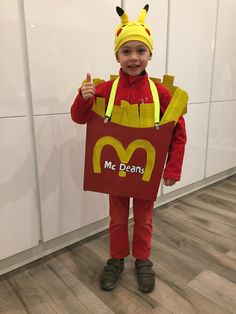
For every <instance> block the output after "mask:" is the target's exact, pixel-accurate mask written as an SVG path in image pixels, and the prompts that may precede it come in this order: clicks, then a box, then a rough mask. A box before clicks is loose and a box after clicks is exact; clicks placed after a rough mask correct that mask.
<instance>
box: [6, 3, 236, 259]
mask: <svg viewBox="0 0 236 314" xmlns="http://www.w3.org/2000/svg"><path fill="white" fill-rule="evenodd" d="M122 2H123V3H124V5H125V9H126V11H127V12H128V14H129V16H130V18H133V19H136V18H137V15H138V13H139V10H140V9H141V8H142V7H143V6H144V5H145V4H146V1H142V0H137V1H131V0H126V1H122ZM120 3H121V1H118V0H117V1H108V0H101V1H92V0H87V1H82V0H81V1H78V0H69V1H68V0H58V1H55V0H41V1H37V0H25V1H23V0H1V2H0V71H1V74H2V75H1V77H0V134H1V141H0V155H1V164H0V259H4V258H7V257H10V256H13V255H14V254H17V253H19V252H22V251H24V250H27V249H29V248H31V247H36V246H40V245H39V241H40V240H42V241H43V242H45V241H48V240H52V239H56V238H58V237H60V236H64V235H66V234H68V233H70V232H73V231H75V230H78V229H80V228H82V227H85V226H87V225H90V224H92V223H94V222H96V221H99V220H101V219H104V218H106V217H107V216H108V208H107V196H105V195H102V194H98V193H91V192H83V189H82V180H83V163H84V143H85V126H81V125H76V124H74V123H73V122H72V121H71V118H70V114H69V111H70V106H71V103H72V101H73V99H74V97H75V95H76V92H77V88H78V86H79V85H80V82H81V81H82V80H83V79H84V78H85V75H86V72H87V71H89V72H91V73H92V76H93V77H101V78H104V79H108V78H109V75H110V74H116V73H117V72H118V70H119V67H118V64H117V63H116V62H115V58H114V54H113V38H114V35H113V34H114V30H115V28H116V26H117V24H118V23H119V17H118V16H117V14H116V12H115V6H116V5H120ZM148 3H149V5H150V10H149V13H148V16H147V20H146V22H147V23H148V24H149V25H150V26H151V27H152V31H153V37H154V43H155V44H154V55H153V59H152V62H151V63H150V65H149V67H148V72H149V74H150V75H151V76H154V77H162V75H163V74H165V73H166V72H167V73H168V74H171V75H175V85H177V86H180V87H181V88H182V89H185V90H186V91H187V92H188V93H189V96H190V100H189V109H188V114H187V115H186V125H187V133H188V143H187V147H186V155H185V163H184V168H183V175H182V180H181V182H180V183H178V184H177V185H176V186H175V187H172V188H169V187H168V188H167V187H163V186H162V189H161V190H160V192H159V195H160V199H161V198H162V197H165V198H167V199H168V195H171V192H173V191H175V192H176V193H177V195H178V190H179V189H180V188H181V191H182V190H183V188H186V189H187V188H188V186H190V185H191V184H194V183H197V182H201V181H202V182H203V183H204V180H207V179H209V178H211V176H213V175H216V174H219V173H221V172H222V171H225V170H228V169H232V168H234V167H235V166H236V164H235V160H236V139H235V133H236V132H235V131H236V130H235V123H234V117H235V116H236V104H235V101H236V94H235V93H236V42H235V35H236V34H235V33H236V31H235V29H236V20H235V18H234V12H235V11H236V1H235V0H224V1H223V0H208V1H205V0H198V1H197V0H172V1H166V0H159V1H154V0H150V1H148ZM22 4H24V11H23V7H22ZM91 7H93V10H91ZM24 15H25V28H26V30H25V28H24V25H22V23H21V21H22V19H23V17H24ZM22 33H23V35H24V34H25V35H26V38H27V43H25V42H24V39H23V37H22ZM225 34H227V36H225ZM27 52H28V54H27ZM26 61H27V62H28V64H27V62H26ZM27 65H29V67H28V66H27ZM25 82H26V83H25ZM35 151H36V155H35ZM35 167H36V170H37V171H35ZM38 197H39V199H38ZM95 231H96V230H94V232H95ZM85 236H86V234H85Z"/></svg>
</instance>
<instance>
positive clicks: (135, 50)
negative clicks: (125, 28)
mask: <svg viewBox="0 0 236 314" xmlns="http://www.w3.org/2000/svg"><path fill="white" fill-rule="evenodd" d="M151 58H152V55H151V52H150V50H149V48H148V47H147V46H146V45H145V44H144V43H143V42H141V41H138V40H132V41H127V42H126V43H124V44H123V45H121V46H120V48H119V50H118V52H117V54H116V60H117V62H119V63H120V66H121V68H122V69H123V71H124V72H126V73H127V74H129V75H130V76H137V75H140V74H141V73H142V72H143V71H144V70H145V69H146V66H147V64H148V61H149V60H151Z"/></svg>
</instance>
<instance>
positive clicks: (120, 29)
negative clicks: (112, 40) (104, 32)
mask: <svg viewBox="0 0 236 314" xmlns="http://www.w3.org/2000/svg"><path fill="white" fill-rule="evenodd" d="M121 32H122V28H119V29H118V31H117V32H116V36H117V37H118V36H119V35H120V33H121Z"/></svg>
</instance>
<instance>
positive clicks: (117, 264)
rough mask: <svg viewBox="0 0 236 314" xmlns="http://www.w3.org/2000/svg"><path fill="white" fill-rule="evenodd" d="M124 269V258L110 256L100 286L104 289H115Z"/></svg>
mask: <svg viewBox="0 0 236 314" xmlns="http://www.w3.org/2000/svg"><path fill="white" fill-rule="evenodd" d="M123 270H124V259H115V258H110V259H109V260H108V261H107V263H106V266H105V267H104V269H103V272H102V276H101V281H100V287H101V288H102V289H104V290H112V289H114V288H115V286H116V285H117V283H118V281H119V277H120V273H121V272H122V271H123Z"/></svg>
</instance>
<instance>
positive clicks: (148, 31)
mask: <svg viewBox="0 0 236 314" xmlns="http://www.w3.org/2000/svg"><path fill="white" fill-rule="evenodd" d="M145 31H146V32H147V33H148V35H149V36H151V33H150V30H149V29H147V28H145Z"/></svg>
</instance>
